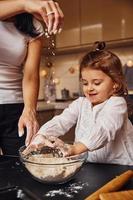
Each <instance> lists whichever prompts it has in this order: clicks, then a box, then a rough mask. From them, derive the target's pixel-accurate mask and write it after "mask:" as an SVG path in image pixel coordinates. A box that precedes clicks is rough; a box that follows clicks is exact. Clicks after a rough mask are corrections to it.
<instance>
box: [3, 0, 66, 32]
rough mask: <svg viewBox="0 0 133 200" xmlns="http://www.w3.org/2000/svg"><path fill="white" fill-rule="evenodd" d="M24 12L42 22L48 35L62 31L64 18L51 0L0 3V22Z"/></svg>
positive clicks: (20, 0) (9, 0)
mask: <svg viewBox="0 0 133 200" xmlns="http://www.w3.org/2000/svg"><path fill="white" fill-rule="evenodd" d="M24 12H27V13H30V14H32V15H34V16H35V17H36V18H37V19H39V20H41V21H44V23H45V24H46V26H47V28H48V32H49V33H50V34H51V33H54V34H56V33H57V32H58V31H59V32H60V31H61V29H62V26H63V18H64V15H63V12H62V10H61V8H60V7H59V5H58V3H56V2H54V1H52V0H51V1H49V0H1V1H0V20H5V19H8V18H10V17H13V16H15V15H17V14H20V13H24ZM51 12H52V13H51ZM48 13H51V14H48ZM47 14H48V15H47Z"/></svg>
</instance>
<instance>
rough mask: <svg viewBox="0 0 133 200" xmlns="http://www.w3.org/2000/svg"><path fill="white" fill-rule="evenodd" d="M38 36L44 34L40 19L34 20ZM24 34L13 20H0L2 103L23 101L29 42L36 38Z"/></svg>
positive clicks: (0, 89)
mask: <svg viewBox="0 0 133 200" xmlns="http://www.w3.org/2000/svg"><path fill="white" fill-rule="evenodd" d="M33 23H34V26H35V28H36V30H37V31H38V32H39V35H38V36H37V37H40V36H42V35H43V34H44V30H43V26H42V25H41V23H40V22H39V21H37V20H36V19H34V21H33ZM37 37H35V38H31V37H30V36H28V35H25V34H23V33H22V32H20V31H19V30H17V28H16V27H15V26H14V23H13V22H8V21H0V104H6V103H21V102H23V94H22V79H23V63H24V61H25V59H26V56H27V48H28V44H29V42H32V40H35V39H36V38H37Z"/></svg>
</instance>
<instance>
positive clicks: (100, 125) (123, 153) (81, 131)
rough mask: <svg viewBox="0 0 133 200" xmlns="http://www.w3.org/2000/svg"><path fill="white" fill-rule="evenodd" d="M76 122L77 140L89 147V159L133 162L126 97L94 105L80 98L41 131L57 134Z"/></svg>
mask: <svg viewBox="0 0 133 200" xmlns="http://www.w3.org/2000/svg"><path fill="white" fill-rule="evenodd" d="M75 124H76V129H75V142H81V143H83V144H84V145H85V146H86V147H87V148H88V149H89V151H88V161H89V162H99V163H114V164H122V165H133V125H132V124H131V122H130V120H129V119H128V115H127V104H126V101H125V99H124V98H123V97H111V98H110V99H108V100H106V101H105V102H103V103H101V104H99V105H96V106H94V107H92V105H91V103H90V102H89V100H88V99H87V98H85V97H79V98H78V99H77V100H75V101H73V102H72V103H71V104H70V105H69V107H68V108H66V109H65V110H64V111H63V113H62V114H60V115H58V116H55V117H54V118H53V119H52V120H50V121H48V122H47V123H46V124H44V125H43V126H42V127H41V128H40V130H39V132H40V133H41V134H43V135H48V134H49V135H54V136H57V137H58V136H61V135H64V134H65V133H66V132H67V131H68V130H69V129H70V128H71V127H72V126H73V125H75Z"/></svg>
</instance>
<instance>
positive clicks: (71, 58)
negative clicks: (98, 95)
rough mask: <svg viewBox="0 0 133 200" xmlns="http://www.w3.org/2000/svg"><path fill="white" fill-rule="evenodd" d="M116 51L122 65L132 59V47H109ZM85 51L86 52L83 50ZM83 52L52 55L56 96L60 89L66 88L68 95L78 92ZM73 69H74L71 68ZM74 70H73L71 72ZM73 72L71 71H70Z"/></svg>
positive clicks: (41, 95) (40, 93)
mask: <svg viewBox="0 0 133 200" xmlns="http://www.w3.org/2000/svg"><path fill="white" fill-rule="evenodd" d="M110 50H111V51H113V52H114V53H116V54H117V55H118V56H119V57H120V59H121V61H122V64H123V65H124V64H125V63H126V62H127V61H128V60H133V47H123V48H115V49H110ZM84 53H86V52H84ZM84 53H78V54H70V55H69V54H67V55H60V56H55V57H53V66H54V68H55V78H58V80H59V83H58V84H57V85H56V95H57V98H61V90H62V89H63V88H66V89H68V90H69V91H70V95H71V96H72V94H73V93H74V92H79V71H78V66H79V61H80V59H81V57H82V56H83V55H84ZM44 59H45V58H44V57H43V56H42V63H41V70H42V69H43V67H44ZM73 69H74V70H73ZM73 71H74V72H73ZM72 72H73V73H72ZM43 84H44V78H43V77H41V83H40V92H39V98H40V99H43V97H44V95H43Z"/></svg>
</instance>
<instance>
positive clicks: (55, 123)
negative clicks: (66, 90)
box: [24, 98, 82, 154]
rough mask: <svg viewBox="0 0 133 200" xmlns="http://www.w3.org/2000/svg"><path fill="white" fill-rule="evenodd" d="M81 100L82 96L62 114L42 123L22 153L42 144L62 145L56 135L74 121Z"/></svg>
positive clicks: (62, 132) (63, 131) (37, 147)
mask: <svg viewBox="0 0 133 200" xmlns="http://www.w3.org/2000/svg"><path fill="white" fill-rule="evenodd" d="M81 102H82V98H79V99H77V100H75V101H74V102H72V103H71V104H70V105H69V107H68V108H66V109H65V110H64V111H63V113H62V114H60V115H58V116H55V117H54V118H53V119H52V120H50V121H48V122H47V123H46V124H44V125H43V126H42V127H41V128H40V130H39V131H38V133H37V134H36V135H35V137H34V138H33V140H32V141H31V143H30V145H29V146H28V147H27V148H26V150H25V151H24V153H25V154H27V153H29V152H31V151H32V150H35V149H39V148H41V147H43V146H49V147H55V146H62V145H64V143H63V141H61V140H60V139H58V138H57V137H58V136H60V135H63V134H65V133H66V132H67V131H68V130H69V129H70V128H71V127H72V126H73V125H74V124H75V123H76V121H77V118H78V116H79V111H80V105H81ZM52 141H53V142H54V143H53V142H52Z"/></svg>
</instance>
